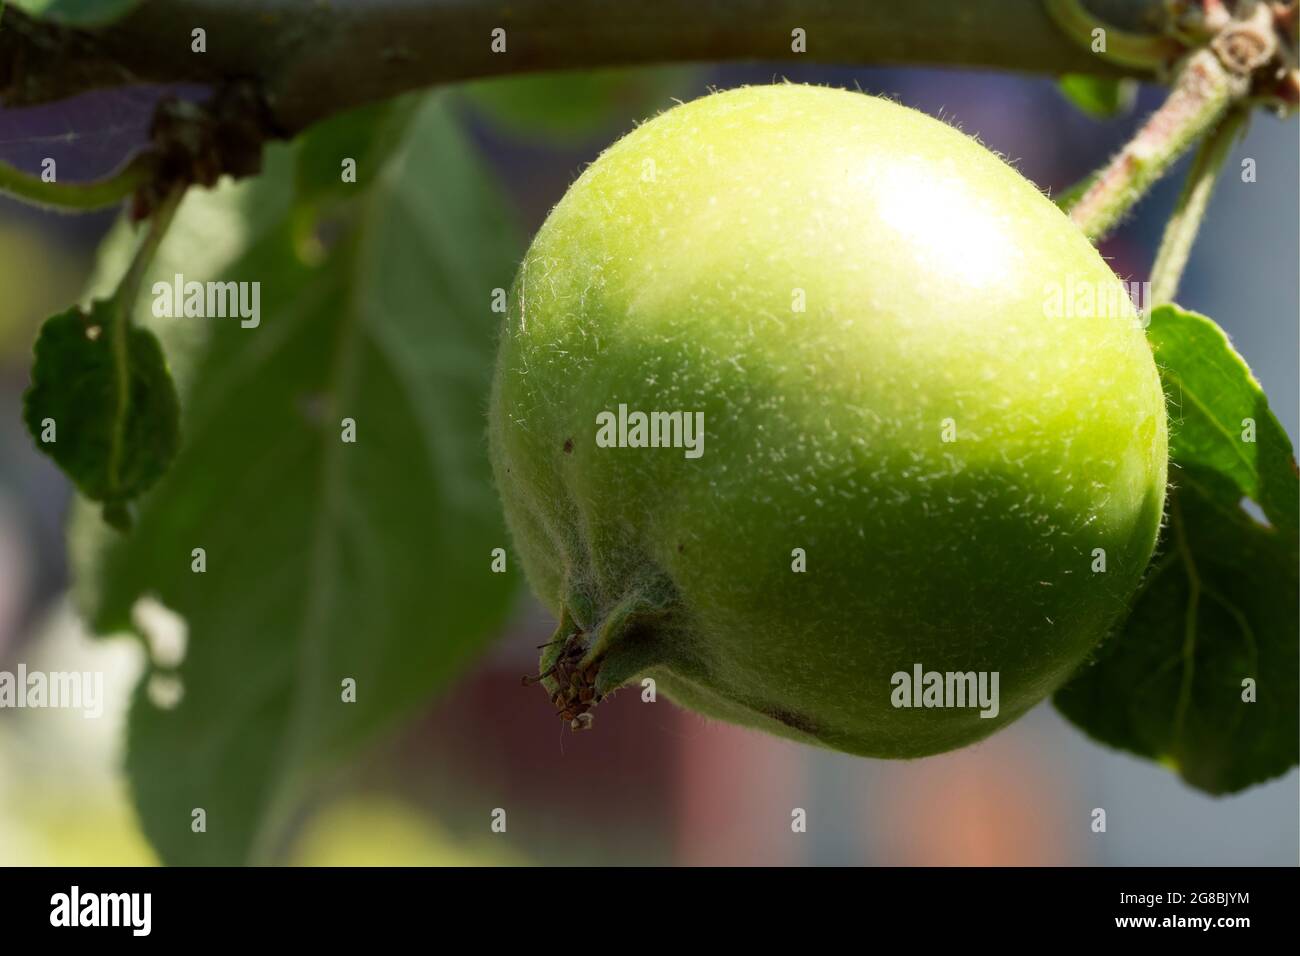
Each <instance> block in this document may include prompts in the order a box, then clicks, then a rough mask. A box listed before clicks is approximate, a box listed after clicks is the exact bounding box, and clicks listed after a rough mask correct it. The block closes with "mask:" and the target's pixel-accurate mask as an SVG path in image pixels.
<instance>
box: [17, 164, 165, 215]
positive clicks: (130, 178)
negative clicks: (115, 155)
mask: <svg viewBox="0 0 1300 956" xmlns="http://www.w3.org/2000/svg"><path fill="white" fill-rule="evenodd" d="M152 169H153V167H152V165H151V163H150V161H149V160H148V159H147V158H145V154H143V153H142V154H141V155H139V156H137V157H136V158H135V159H133V160H131V161H130V162H129V163H127V164H126V165H125V166H123V167H122V168H121V169H120V170H118V171H117V172H116V173H114V174H113V175H112V176H109V177H108V178H107V179H100V180H96V181H94V182H89V183H61V182H46V181H45V180H43V179H41V177H40V176H34V175H32V174H31V173H25V172H23V171H22V170H20V169H15V168H14V167H12V166H10V165H8V164H7V163H2V162H0V194H4V195H7V196H13V197H14V198H15V199H21V200H23V201H24V202H27V203H31V204H33V205H36V206H43V207H45V208H47V209H53V210H62V211H64V212H86V211H88V210H91V209H104V208H106V207H108V206H115V205H117V204H118V203H120V202H121V201H122V200H123V199H126V198H127V197H128V196H130V195H131V194H132V193H133V192H135V191H136V190H137V189H139V188H140V186H142V185H143V184H144V183H145V181H146V180H147V179H148V178H149V175H150V174H151V172H152Z"/></svg>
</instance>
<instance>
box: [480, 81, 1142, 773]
mask: <svg viewBox="0 0 1300 956" xmlns="http://www.w3.org/2000/svg"><path fill="white" fill-rule="evenodd" d="M621 406H622V409H620V407H621ZM636 413H642V414H644V415H645V416H646V417H647V418H648V419H650V421H649V424H650V431H649V432H646V431H639V430H638V428H637V421H638V419H637V414H636ZM653 413H660V414H661V416H667V417H661V418H659V419H654V418H651V417H650V416H652V415H653ZM671 413H682V414H681V415H679V416H678V417H677V418H676V419H674V418H672V417H671ZM700 414H702V426H703V429H702V430H703V434H702V439H703V440H702V442H700V441H699V439H700V437H701V436H700V435H699V434H697V433H696V432H695V426H696V425H697V423H700V422H701V419H700V418H699V415H700ZM490 416H491V422H490V442H491V454H492V460H493V467H494V469H495V473H496V478H497V481H498V484H499V487H500V491H501V495H502V499H503V501H504V505H505V511H506V516H507V519H508V521H509V524H510V526H511V529H512V532H513V535H514V541H515V545H516V547H517V550H518V554H519V556H520V557H521V559H522V563H523V567H524V570H525V572H526V573H527V575H528V578H529V580H530V582H531V583H532V586H533V588H534V589H535V590H536V592H537V594H538V595H539V596H540V598H541V599H542V600H543V601H544V602H545V603H546V604H547V605H548V606H549V607H550V609H551V610H552V611H553V612H554V613H555V614H556V616H557V618H558V619H559V620H560V627H559V630H558V631H557V632H556V639H555V641H554V642H553V643H552V644H551V645H549V646H548V647H547V648H546V649H545V650H544V651H543V654H542V661H541V665H542V672H543V675H544V686H545V687H546V689H547V691H548V692H549V693H550V694H551V696H552V699H553V701H554V702H555V704H556V706H557V709H558V710H559V712H560V714H561V716H562V717H564V718H565V719H568V720H573V721H574V722H575V724H578V723H587V722H589V717H588V711H590V709H591V707H592V705H593V704H594V703H596V702H597V701H599V699H600V698H601V697H602V696H604V695H605V694H608V693H609V692H610V691H612V690H614V689H616V688H618V687H620V686H623V685H625V684H633V685H635V686H638V687H640V686H642V685H643V681H644V679H645V678H653V680H654V681H655V685H654V686H655V687H656V689H657V691H658V692H660V693H662V694H663V695H664V696H666V697H668V698H670V699H671V700H673V701H675V702H677V703H678V704H681V705H684V706H686V707H689V708H691V709H693V710H696V711H699V712H700V713H703V714H706V715H709V716H712V717H716V718H720V719H722V720H727V721H732V722H735V723H739V724H745V725H749V726H752V727H758V728H762V729H764V730H767V731H771V732H773V733H776V734H781V735H784V736H788V737H792V738H795V739H798V740H802V741H806V742H810V743H817V744H821V745H824V746H828V747H833V748H836V749H839V750H844V751H848V752H850V753H855V754H863V755H868V756H877V757H915V756H922V755H925V754H931V753H936V752H939V751H943V750H947V749H950V748H953V747H957V746H960V745H962V744H966V743H969V742H971V741H973V740H977V739H979V738H981V737H984V736H986V735H987V734H989V733H991V732H992V731H993V730H995V729H997V728H998V727H1001V726H1003V725H1005V724H1006V723H1007V722H1009V721H1011V720H1013V719H1015V718H1016V717H1018V716H1019V715H1021V714H1022V713H1024V712H1025V711H1026V710H1027V709H1029V708H1030V707H1032V706H1033V705H1034V704H1035V703H1037V702H1038V701H1040V700H1042V699H1043V698H1044V697H1045V696H1047V695H1048V694H1049V693H1051V692H1052V691H1053V690H1054V689H1055V688H1056V687H1058V686H1059V685H1060V684H1061V683H1063V682H1064V681H1065V680H1066V678H1067V677H1068V676H1069V675H1070V673H1071V671H1073V670H1074V669H1075V668H1076V667H1078V666H1079V665H1080V664H1081V663H1082V662H1083V661H1084V660H1085V659H1086V658H1087V657H1088V655H1089V652H1090V651H1091V650H1092V649H1093V648H1094V647H1095V645H1096V644H1097V642H1098V641H1099V640H1100V639H1101V638H1102V637H1103V636H1104V634H1105V633H1106V631H1107V630H1108V628H1109V626H1110V625H1111V624H1112V622H1113V621H1114V620H1115V619H1116V617H1117V615H1118V614H1120V612H1121V611H1122V609H1123V608H1124V606H1125V603H1126V601H1127V600H1128V599H1129V597H1130V596H1131V595H1132V593H1133V591H1134V589H1135V588H1136V586H1137V584H1138V582H1139V579H1140V577H1141V575H1142V573H1143V570H1144V569H1145V567H1146V564H1147V561H1148V559H1149V558H1150V556H1151V552H1152V549H1153V547H1154V543H1155V539H1156V533H1157V529H1158V526H1159V524H1160V520H1161V513H1162V508H1163V502H1164V490H1165V468H1166V431H1165V407H1164V396H1163V394H1162V392H1161V387H1160V382H1159V378H1158V376H1157V373H1156V368H1155V365H1154V363H1153V361H1152V357H1151V353H1150V351H1149V349H1148V347H1147V344H1146V342H1145V339H1144V335H1143V332H1142V329H1141V325H1140V323H1139V321H1138V318H1137V315H1136V313H1135V311H1134V309H1133V307H1132V304H1131V303H1130V301H1129V299H1128V297H1127V296H1126V295H1125V294H1124V291H1123V288H1122V285H1121V283H1120V282H1119V281H1118V280H1117V279H1116V277H1115V275H1114V274H1113V273H1112V272H1111V271H1110V269H1109V268H1108V267H1107V266H1106V263H1105V262H1103V261H1102V259H1101V257H1100V256H1099V255H1098V254H1097V252H1096V251H1095V250H1094V249H1093V248H1092V246H1091V245H1090V244H1089V243H1088V241H1087V240H1086V239H1085V238H1084V236H1083V235H1082V234H1081V233H1080V232H1079V231H1078V229H1076V228H1075V227H1074V226H1073V225H1072V224H1071V223H1070V222H1069V220H1068V219H1067V218H1066V217H1065V216H1064V215H1062V214H1061V213H1060V212H1059V211H1058V210H1057V209H1056V208H1055V207H1054V206H1053V205H1052V203H1051V202H1050V201H1048V200H1047V199H1046V198H1045V197H1044V196H1043V195H1041V194H1040V193H1039V192H1038V191H1037V190H1036V189H1035V188H1034V186H1033V185H1031V184H1030V183H1029V182H1028V181H1026V180H1025V179H1024V178H1022V177H1021V176H1020V175H1019V174H1018V173H1017V172H1016V171H1015V170H1013V169H1012V168H1011V167H1009V166H1008V165H1006V163H1004V162H1003V161H1002V160H1000V159H999V158H998V157H997V156H995V155H993V154H992V153H990V152H989V151H988V150H986V149H985V148H984V147H983V146H981V145H980V144H979V143H977V142H976V141H975V140H973V139H971V138H969V137H967V136H965V135H963V134H962V133H960V132H959V131H957V130H954V129H952V128H950V127H948V126H946V125H944V124H943V123H940V122H938V121H936V120H934V119H931V118H929V117H927V116H924V115H923V114H921V113H918V112H915V111H913V110H910V109H906V108H904V107H902V106H899V105H897V104H895V103H891V102H888V101H886V100H882V99H876V98H873V97H870V96H865V95H862V94H858V93H849V92H843V91H836V90H829V89H822V88H814V87H808V86H798V85H780V86H771V87H751V88H745V89H739V90H733V91H731V92H727V93H720V94H716V95H711V96H707V97H704V98H702V99H699V100H696V101H694V102H692V103H688V104H686V105H683V106H679V107H677V108H675V109H672V110H669V111H668V112H666V113H664V114H662V115H660V116H658V117H656V118H655V119H653V120H651V121H650V122H647V123H646V124H645V125H643V126H641V127H639V128H638V129H636V130H635V131H634V132H632V133H631V134H629V135H627V136H626V137H624V138H623V139H622V140H620V141H619V142H618V143H616V144H615V145H614V146H612V147H611V148H610V149H608V150H607V151H606V152H605V153H604V154H603V155H602V156H601V157H600V158H599V159H598V160H597V161H596V162H595V163H593V164H592V165H591V166H590V167H589V168H588V169H587V170H586V171H585V172H584V173H583V174H582V175H581V177H579V179H578V180H577V182H575V183H574V184H573V186H572V187H571V188H570V189H569V191H568V193H567V194H566V195H565V196H564V198H563V199H562V200H561V201H560V203H559V204H558V205H557V206H556V207H555V209H554V211H553V212H552V213H551V215H550V217H549V218H548V219H547V220H546V223H545V224H544V225H543V226H542V228H541V230H540V231H539V233H538V234H537V237H536V238H535V240H534V241H533V244H532V247H531V248H530V249H529V251H528V254H527V256H526V258H525V259H524V261H523V263H522V265H521V267H520V270H519V275H518V278H517V279H516V282H515V285H514V288H513V291H512V296H511V308H510V314H509V318H508V321H507V323H506V327H505V329H504V331H503V333H502V338H501V345H500V353H499V356H498V364H497V369H496V377H495V381H494V386H493V394H492V403H491V413H490ZM687 426H690V429H689V430H688V429H687ZM674 428H675V429H676V430H674ZM650 432H653V434H654V436H655V437H656V438H662V439H663V440H662V441H659V442H651V441H650V437H649V436H650ZM638 439H645V442H644V446H642V445H640V444H638ZM620 440H621V446H620ZM611 444H612V445H613V446H614V447H609V446H610V445H611ZM665 446H666V447H665ZM932 672H933V673H937V674H939V675H940V678H939V680H940V685H939V686H938V690H937V691H936V690H935V689H936V685H935V682H934V680H933V679H931V678H928V677H925V676H923V675H925V674H929V673H932ZM949 673H951V674H960V675H967V674H970V675H971V676H972V677H973V678H978V677H980V675H983V676H985V677H988V678H989V680H988V683H987V684H980V685H979V686H981V687H985V688H986V689H987V690H988V691H990V692H991V689H992V675H994V674H996V675H997V680H998V683H997V688H998V697H999V698H1000V699H999V701H998V702H997V704H996V705H995V707H990V706H987V705H981V704H980V703H978V702H976V701H973V700H969V699H967V700H965V702H964V703H963V702H962V701H961V700H960V699H959V698H958V696H957V694H956V690H957V689H958V688H960V689H961V690H963V691H966V690H970V691H971V696H975V694H974V691H973V689H972V687H973V685H972V684H970V683H967V681H966V680H965V679H962V678H959V679H956V680H949V679H947V678H946V677H944V675H947V674H949ZM914 676H915V677H917V678H918V679H917V680H916V681H915V686H914V683H913V677H914ZM904 677H905V678H906V680H904V679H903V678H904ZM904 684H907V685H908V686H907V687H906V688H904V686H903V685H904ZM644 686H647V687H648V686H649V685H644ZM923 688H924V689H926V692H925V693H922V694H917V695H915V697H913V696H912V694H911V691H912V690H913V689H918V690H919V689H923ZM904 690H906V692H907V697H906V699H905V698H904V696H902V695H903V694H904ZM931 692H935V693H931ZM643 696H644V697H646V698H648V697H649V696H650V695H649V694H643ZM939 705H943V706H939ZM994 709H996V714H992V713H989V712H990V711H992V710H994ZM982 712H983V713H985V714H986V716H981V713H982Z"/></svg>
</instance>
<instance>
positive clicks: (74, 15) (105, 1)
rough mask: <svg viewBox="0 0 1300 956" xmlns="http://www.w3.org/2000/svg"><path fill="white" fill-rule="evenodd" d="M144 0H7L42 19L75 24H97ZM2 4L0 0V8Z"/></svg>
mask: <svg viewBox="0 0 1300 956" xmlns="http://www.w3.org/2000/svg"><path fill="white" fill-rule="evenodd" d="M142 2H143V0H8V4H9V6H11V7H16V8H17V9H19V10H22V11H24V12H26V13H30V14H31V15H32V16H34V17H40V18H41V19H43V20H57V21H58V22H60V23H67V24H70V25H72V26H77V27H97V26H103V25H105V24H108V23H112V22H113V21H114V20H118V19H121V18H122V17H124V16H126V15H127V14H128V13H130V12H131V10H132V9H133V8H135V7H138V6H139V5H140V4H141V3H142ZM4 7H5V3H4V0H0V11H3V10H4Z"/></svg>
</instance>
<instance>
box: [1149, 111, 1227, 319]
mask: <svg viewBox="0 0 1300 956" xmlns="http://www.w3.org/2000/svg"><path fill="white" fill-rule="evenodd" d="M1245 122H1246V111H1245V110H1244V109H1240V108H1238V109H1234V110H1232V111H1231V112H1229V113H1228V115H1227V116H1225V117H1224V118H1223V121H1222V122H1221V123H1219V125H1218V126H1217V127H1215V129H1214V131H1213V132H1212V133H1210V135H1209V136H1207V137H1206V138H1205V140H1204V142H1202V143H1201V147H1200V149H1199V150H1197V153H1196V158H1195V159H1194V160H1193V162H1192V168H1191V169H1190V170H1189V171H1188V173H1187V181H1186V183H1185V184H1184V185H1183V191H1182V194H1181V195H1180V196H1179V197H1178V205H1177V206H1176V207H1174V213H1173V215H1172V216H1170V217H1169V222H1168V223H1167V224H1166V225H1165V233H1164V236H1163V238H1161V240H1160V251H1159V252H1158V253H1156V263H1155V266H1154V267H1152V269H1151V297H1152V305H1162V304H1164V303H1166V302H1172V301H1173V298H1174V294H1175V293H1176V292H1177V291H1178V280H1179V279H1180V278H1182V275H1183V269H1184V268H1185V267H1186V266H1187V257H1188V256H1189V255H1190V254H1191V251H1192V244H1193V243H1194V242H1195V241H1196V233H1197V231H1198V230H1199V229H1200V226H1201V220H1202V219H1203V218H1204V216H1205V209H1206V206H1207V205H1209V202H1210V195H1211V193H1213V192H1214V184H1215V182H1216V181H1217V179H1218V177H1219V170H1220V169H1222V168H1223V164H1224V162H1225V161H1226V160H1227V158H1228V154H1229V153H1231V152H1232V146H1233V143H1234V142H1236V139H1237V135H1238V133H1239V132H1240V131H1241V130H1242V127H1243V126H1244V125H1245Z"/></svg>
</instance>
